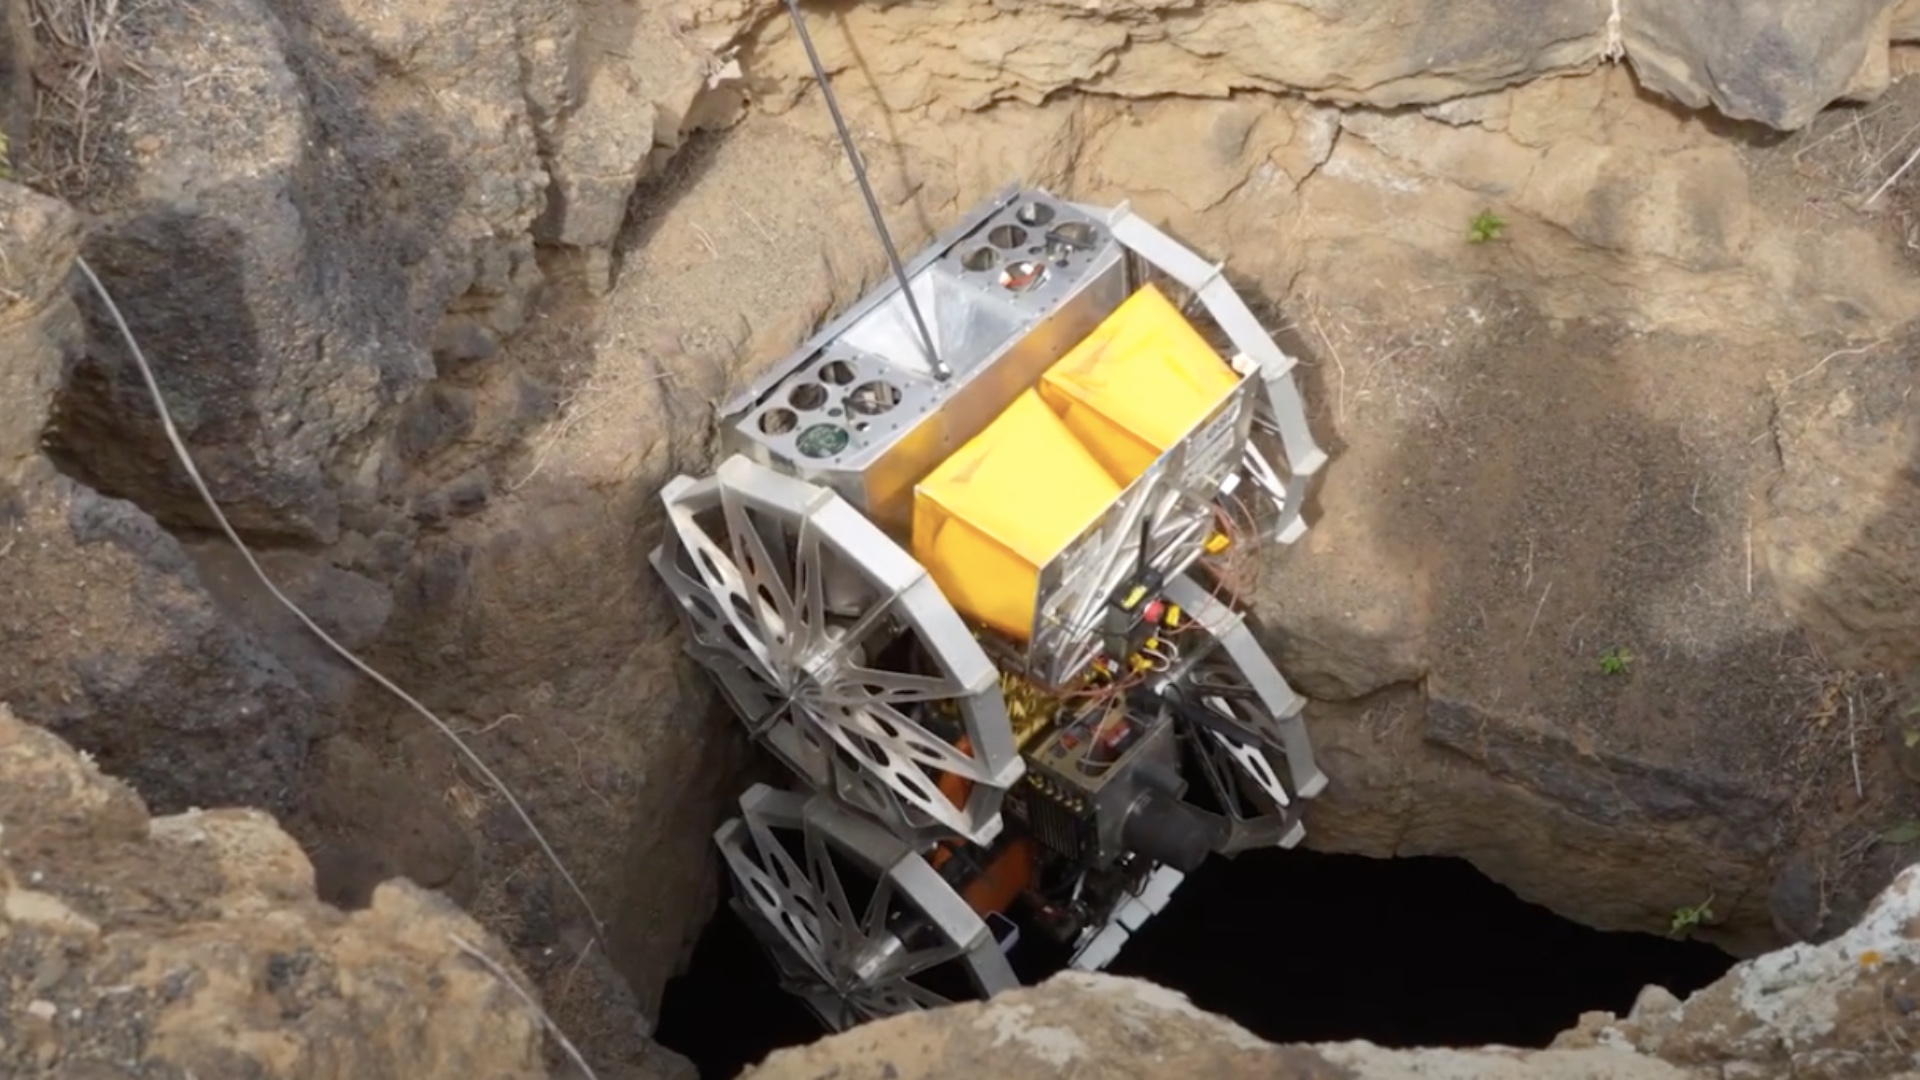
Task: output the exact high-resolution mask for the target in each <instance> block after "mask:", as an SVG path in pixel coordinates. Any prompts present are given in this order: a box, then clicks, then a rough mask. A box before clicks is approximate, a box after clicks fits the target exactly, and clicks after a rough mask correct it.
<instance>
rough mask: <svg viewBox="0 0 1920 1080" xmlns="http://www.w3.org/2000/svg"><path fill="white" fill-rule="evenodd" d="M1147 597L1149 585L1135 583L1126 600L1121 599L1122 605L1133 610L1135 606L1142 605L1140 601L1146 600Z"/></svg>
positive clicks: (1128, 609)
mask: <svg viewBox="0 0 1920 1080" xmlns="http://www.w3.org/2000/svg"><path fill="white" fill-rule="evenodd" d="M1146 598H1147V587H1146V586H1145V585H1135V586H1134V587H1133V588H1132V589H1131V590H1130V591H1129V592H1128V593H1127V598H1126V599H1125V600H1122V601H1120V606H1121V607H1122V608H1124V609H1125V610H1127V611H1132V610H1133V609H1134V608H1137V607H1139V606H1140V601H1142V600H1145V599H1146Z"/></svg>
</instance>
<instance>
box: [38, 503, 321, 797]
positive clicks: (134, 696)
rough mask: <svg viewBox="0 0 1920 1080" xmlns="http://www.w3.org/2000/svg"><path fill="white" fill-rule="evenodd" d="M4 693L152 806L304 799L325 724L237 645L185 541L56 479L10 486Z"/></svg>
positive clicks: (274, 670) (286, 683)
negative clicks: (305, 774) (310, 753)
mask: <svg viewBox="0 0 1920 1080" xmlns="http://www.w3.org/2000/svg"><path fill="white" fill-rule="evenodd" d="M0 549H5V554H4V556H0V592H4V594H5V595H6V597H7V603H6V605H5V607H4V609H0V693H5V694H6V695H7V696H8V697H9V698H11V699H12V700H13V702H14V704H15V707H16V708H17V709H18V710H19V711H20V712H21V713H22V714H23V715H25V716H28V717H30V718H32V719H33V720H34V721H35V722H37V723H42V724H45V725H47V726H48V727H51V728H53V729H54V730H56V731H58V732H59V733H60V734H61V735H62V736H63V737H65V738H67V739H69V740H71V741H72V742H74V743H76V744H77V745H80V746H82V747H85V748H87V749H88V750H90V751H91V752H93V753H94V754H96V755H98V756H99V758H100V759H101V761H103V762H104V763H106V764H107V765H108V767H110V768H112V769H113V770H114V771H115V772H116V773H117V774H119V775H122V776H124V777H126V778H127V779H128V780H129V781H131V782H132V783H134V784H135V785H137V786H138V787H139V788H140V790H141V792H142V794H144V795H145V796H146V798H147V799H148V800H149V801H150V802H151V803H152V804H153V805H155V806H158V807H163V808H165V809H168V810H182V809H185V808H187V807H190V806H232V805H238V806H259V807H265V808H267V809H269V810H273V811H276V812H278V811H283V810H285V809H286V808H287V807H289V806H290V805H292V803H293V801H294V800H295V799H296V798H297V797H298V796H299V793H300V787H299V777H300V771H301V768H302V766H303V764H304V762H305V759H306V755H307V744H308V743H309V742H310V741H311V740H312V739H314V738H316V737H318V736H320V735H322V734H324V733H325V732H326V730H327V728H328V726H329V722H328V720H327V719H324V718H323V717H322V716H321V715H320V714H318V713H317V712H316V711H315V709H314V707H313V702H312V699H311V698H310V697H309V696H308V695H307V693H306V692H305V691H304V690H303V689H302V688H301V687H300V685H299V684H298V683H297V682H296V681H295V680H294V679H293V677H292V676H291V675H290V674H289V673H288V671H287V670H286V668H285V667H283V666H282V665H281V664H280V663H279V661H278V660H277V659H276V658H275V657H274V656H273V655H272V654H271V653H268V652H267V651H265V650H264V649H262V648H260V647H259V645H257V644H256V643H255V642H253V641H252V640H251V639H249V638H248V637H246V636H245V635H244V634H242V633H241V632H239V631H238V630H236V628H235V627H234V626H233V625H232V624H231V623H229V622H228V621H227V620H226V619H225V618H224V617H223V615H222V613H221V612H220V611H219V610H218V609H217V608H216V607H215V606H214V604H213V603H212V601H211V600H210V599H209V597H208V596H207V594H206V592H205V591H204V590H203V589H202V588H201V586H200V583H199V579H198V577H197V575H196V574H195V573H194V570H193V567H192V565H191V564H190V563H189V562H188V560H187V558H186V555H185V554H184V553H183V552H182V550H181V548H180V545H179V543H178V542H177V541H175V540H174V539H173V537H171V536H169V535H168V534H167V533H165V532H164V531H162V530H161V529H160V528H159V527H158V526H157V525H155V524H154V521H153V519H152V518H150V517H148V516H147V515H146V514H145V513H143V512H142V511H141V510H140V509H139V508H138V507H135V506H134V505H133V504H131V503H127V502H123V501H121V500H119V499H109V498H107V497H105V496H102V495H100V494H99V493H97V492H95V491H92V490H91V489H89V488H86V487H83V486H81V485H80V484H77V483H75V482H74V481H72V480H69V479H67V478H66V477H63V476H59V475H57V474H54V473H53V471H52V470H51V468H48V467H46V466H44V465H42V466H39V467H38V468H35V469H33V470H32V471H31V472H30V474H29V475H28V476H27V477H25V478H23V479H22V481H21V482H19V483H18V484H15V485H9V486H0Z"/></svg>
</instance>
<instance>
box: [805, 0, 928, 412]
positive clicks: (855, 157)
mask: <svg viewBox="0 0 1920 1080" xmlns="http://www.w3.org/2000/svg"><path fill="white" fill-rule="evenodd" d="M787 14H788V15H790V16H792V17H793V32H794V33H795V34H797V35H799V37H800V47H801V48H803V49H805V50H806V51H807V63H809V64H811V65H813V81H814V82H815V83H817V84H819V87H820V96H821V97H822V98H824V99H826V102H827V112H828V113H830V114H832V116H833V126H834V128H835V129H836V130H837V131H839V132H840V148H841V149H843V150H845V151H846V152H847V163H848V164H850V165H852V166H853V177H854V179H855V180H858V181H859V182H860V194H861V196H862V197H863V198H865V199H866V200H867V215H868V216H869V217H871V218H872V219H873V230H874V231H875V232H877V233H879V234H880V246H881V247H883V248H885V249H886V252H887V262H888V264H889V265H891V266H892V267H893V276H894V279H895V280H897V281H899V283H900V295H901V296H903V297H905V298H906V301H907V311H908V312H909V313H911V314H912V315H913V325H914V328H915V329H917V330H919V331H920V347H921V348H922V349H924V350H925V351H926V354H927V363H928V364H929V365H931V366H932V368H933V374H934V377H935V378H938V379H946V378H947V377H948V376H950V375H952V374H953V372H952V370H951V369H949V368H948V367H947V365H946V361H944V360H941V359H940V350H939V349H937V348H935V347H934V344H933V335H932V334H931V333H929V332H928V330H927V320H925V319H923V318H921V317H920V303H919V301H917V300H915V299H914V298H913V289H912V287H911V286H910V285H909V283H908V282H907V269H906V267H905V266H904V265H902V264H901V262H900V252H899V251H897V250H895V249H894V246H893V234H892V233H889V232H888V231H887V219H886V218H885V216H883V215H882V214H881V213H880V200H878V199H876V198H874V197H873V185H872V184H871V183H869V182H868V181H867V167H866V165H865V164H863V163H862V162H861V160H860V151H859V149H858V148H857V147H855V146H854V145H853V133H852V132H851V131H848V130H847V120H846V118H845V117H843V116H841V115H840V102H839V101H838V100H837V99H835V98H834V96H833V86H832V84H831V83H829V82H828V81H827V69H826V67H825V66H824V65H822V64H821V63H820V54H819V53H817V52H815V51H814V50H813V37H812V35H810V34H808V33H807V21H806V19H805V18H803V17H802V16H801V14H800V0H787Z"/></svg>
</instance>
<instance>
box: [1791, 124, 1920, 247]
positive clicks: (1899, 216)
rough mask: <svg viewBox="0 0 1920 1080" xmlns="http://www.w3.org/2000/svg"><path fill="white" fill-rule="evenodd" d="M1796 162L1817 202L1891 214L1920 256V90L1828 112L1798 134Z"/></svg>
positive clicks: (1796, 166)
mask: <svg viewBox="0 0 1920 1080" xmlns="http://www.w3.org/2000/svg"><path fill="white" fill-rule="evenodd" d="M1793 166H1794V169H1795V171H1796V172H1798V173H1799V175H1800V176H1801V177H1802V178H1803V180H1805V181H1806V182H1807V183H1808V184H1809V185H1810V186H1811V187H1812V188H1813V189H1814V193H1813V199H1814V201H1816V202H1828V203H1831V204H1838V206H1841V207H1845V208H1847V209H1851V210H1856V211H1862V212H1868V213H1884V214H1890V215H1892V216H1893V217H1894V219H1895V220H1897V221H1898V222H1899V223H1900V224H1901V226H1902V227H1903V229H1904V232H1905V241H1906V246H1907V248H1908V249H1909V250H1910V251H1912V252H1914V253H1916V254H1920V194H1917V193H1920V90H1916V88H1910V87H1900V86H1896V87H1895V88H1894V89H1893V90H1892V91H1890V92H1889V93H1888V94H1887V95H1886V96H1885V97H1883V98H1882V99H1881V100H1879V101H1877V102H1875V103H1874V104H1872V105H1868V106H1862V107H1859V108H1843V109H1833V110H1829V111H1828V112H1827V113H1824V114H1822V115H1821V116H1820V117H1819V118H1818V119H1816V120H1815V121H1814V123H1812V124H1811V125H1809V126H1808V127H1807V129H1806V130H1805V131H1803V132H1802V133H1801V134H1800V135H1799V136H1797V137H1796V139H1795V142H1794V149H1793Z"/></svg>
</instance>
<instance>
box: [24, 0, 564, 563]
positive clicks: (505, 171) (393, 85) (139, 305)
mask: <svg viewBox="0 0 1920 1080" xmlns="http://www.w3.org/2000/svg"><path fill="white" fill-rule="evenodd" d="M572 11H573V8H572V6H571V5H568V4H565V3H561V2H560V0H497V2H492V3H485V4H471V3H439V4H426V5H422V4H410V5H408V7H407V9H406V12H405V14H404V15H402V14H397V13H395V12H394V11H393V10H392V9H391V8H390V6H389V5H385V4H372V3H347V4H338V3H331V2H329V3H324V4H323V3H312V2H307V0H277V2H268V0H215V2H213V3H209V4H204V5H196V6H195V7H194V8H193V9H192V10H188V9H186V8H171V9H166V10H165V11H160V10H156V11H155V12H154V13H153V16H152V18H150V19H148V20H146V22H145V24H144V27H143V30H144V32H143V34H142V36H141V37H140V38H139V39H138V47H137V49H136V50H135V51H136V55H134V56H132V57H131V58H130V59H131V60H133V61H135V62H137V63H138V64H139V65H140V66H141V69H142V70H143V71H144V73H145V75H146V78H144V79H143V80H142V81H141V85H140V91H139V92H138V93H129V94H125V95H119V96H116V97H114V98H113V99H111V100H112V102H114V103H116V105H115V107H114V108H113V109H112V110H111V114H110V115H106V116H103V117H101V118H100V119H99V120H98V122H97V123H96V127H97V129H98V130H99V131H101V132H103V133H104V134H103V135H102V136H101V140H102V142H101V149H100V158H101V160H102V161H103V162H107V163H110V165H111V166H112V167H111V168H104V169H103V171H101V172H100V173H99V174H97V175H96V176H95V178H94V179H93V182H92V183H90V184H89V185H88V186H87V188H86V190H85V191H84V196H83V197H84V199H85V201H86V203H87V204H88V208H89V209H91V210H93V211H94V212H95V213H96V215H97V225H96V228H95V229H94V230H93V232H92V233H91V234H90V235H89V237H88V241H87V246H86V254H87V257H88V259H89V261H90V262H91V263H93V265H94V266H95V267H96V268H97V269H98V270H99V271H100V273H101V276H102V277H103V278H104V279H105V280H106V282H107V284H108V285H109V287H110V288H111V289H112V290H113V291H114V293H115V294H116V297H117V299H118V300H119V302H120V306H121V307H122V309H123V310H124V311H125V313H126V315H127V318H128V320H129V322H130V323H131V324H132V326H133V329H134V331H135V333H136V334H137V335H138V337H139V339H140V343H141V345H142V346H143V347H144V349H145V351H146V352H147V354H148V356H149V359H150V360H151V361H152V362H153V363H154V365H155V366H156V368H157V369H158V374H159V378H160V381H161V384H162V386H163V388H164V389H165V390H166V392H167V394H168V397H169V404H170V406H171V407H172V410H173V411H174V413H175V418H176V420H177V421H178V422H179V424H180V426H181V428H182V430H183V432H184V433H185V435H186V437H187V439H188V441H189V443H190V444H191V445H192V446H193V448H194V450H195V451H196V454H197V456H198V457H199V459H200V465H201V468H202V470H203V471H204V472H205V474H206V476H207V478H208V480H209V482H210V483H211V484H212V486H213V488H214V490H215V492H216V493H217V494H218V496H219V497H220V498H221V500H222V502H223V504H224V505H225V506H226V507H227V511H228V513H229V515H230V516H231V517H232V518H233V520H234V522H235V524H236V525H237V526H238V527H239V528H241V529H242V530H243V531H246V532H248V533H251V534H254V535H257V536H277V537H286V538H293V539H300V540H309V541H311V540H318V541H322V542H326V541H331V540H332V539H334V538H335V537H336V535H337V534H338V529H339V513H340V506H341V503H342V500H343V499H346V500H347V501H348V502H353V501H355V500H360V501H365V500H366V499H368V498H370V497H371V495H372V493H371V492H369V491H367V490H364V489H365V488H366V487H367V486H368V484H367V482H366V481H360V482H359V483H358V484H353V483H350V480H351V478H353V477H354V476H356V475H357V466H358V465H359V463H360V462H361V461H363V460H365V459H367V458H368V457H369V455H376V456H377V455H378V453H379V451H380V446H381V443H380V436H381V435H382V433H383V423H384V421H385V418H386V416H387V414H388V412H389V411H390V407H391V406H392V405H394V404H396V403H398V402H401V401H404V400H406V399H407V398H409V397H410V396H411V395H412V394H414V393H415V392H417V390H418V389H419V387H420V386H421V385H422V384H424V383H425V382H427V381H428V380H430V379H432V378H433V376H434V374H435V370H436V369H435V363H436V357H435V356H434V353H433V349H434V347H435V345H436V344H438V345H439V346H440V347H441V349H442V351H443V352H444V353H447V355H444V356H442V357H441V358H440V359H441V360H442V361H444V362H453V361H457V360H461V359H466V358H468V355H467V354H475V353H478V354H485V353H487V351H488V350H490V349H492V348H493V347H495V345H496V344H497V339H498V338H499V336H501V335H504V334H508V333H511V332H512V331H514V330H515V329H517V328H518V327H519V326H520V325H521V323H522V322H523V321H524V318H525V315H526V308H527V304H528V303H529V302H530V299H531V296H532V292H533V290H534V288H535V287H536V286H537V285H538V283H539V280H540V274H539V271H538V268H537V267H536V266H535V265H534V262H533V240H532V234H531V227H532V224H533V221H534V219H535V218H536V217H537V216H538V215H539V214H540V213H541V211H542V210H543V209H544V206H545V201H544V199H545V195H544V192H545V187H546V184H547V173H546V170H545V169H544V168H543V166H542V163H541V159H540V143H541V140H542V139H543V138H544V137H545V135H546V132H547V128H548V125H549V124H550V122H551V120H552V118H553V117H554V116H555V115H557V113H558V112H559V111H560V109H561V108H562V106H563V104H564V100H565V94H566V75H567V71H568V62H569V58H570V54H571V52H572V38H573V33H574V28H573V24H572ZM450 320H451V321H454V322H456V323H458V327H457V328H454V329H449V328H448V327H447V324H448V323H449V321H450ZM96 329H97V330H98V331H99V333H97V334H96V338H97V341H98V344H97V346H96V348H95V349H94V351H93V353H92V354H91V355H90V356H89V357H88V360H87V362H86V363H85V364H83V365H81V366H80V368H79V369H78V370H77V371H76V372H75V373H74V375H73V377H72V378H71V380H70V385H69V400H68V401H67V402H66V405H65V408H64V410H63V421H62V423H61V425H60V429H59V432H58V439H59V443H60V445H61V447H62V449H63V451H64V452H65V453H66V454H67V455H68V456H69V457H70V458H71V459H72V460H73V461H74V462H76V463H77V467H78V468H79V469H81V470H82V471H83V472H84V474H85V475H86V476H87V477H89V478H90V479H91V480H93V481H94V482H95V483H96V485H97V486H98V487H100V488H101V489H102V490H103V491H107V492H109V493H113V494H120V495H125V496H128V497H134V498H137V499H138V500H139V501H140V502H141V503H142V505H144V506H146V507H147V508H148V509H150V510H152V511H153V512H155V513H156V514H158V515H159V516H160V517H161V518H162V520H164V521H166V522H168V523H169V524H186V525H193V526H197V527H206V526H207V525H208V524H209V523H208V522H207V521H206V520H205V512H204V510H203V509H202V508H201V507H200V506H199V505H198V503H197V500H196V499H195V498H194V497H193V494H192V492H191V490H190V489H189V488H188V487H187V486H186V484H185V483H184V481H183V478H182V477H180V476H179V474H178V472H177V471H176V470H174V469H173V468H172V467H171V466H170V465H169V464H166V462H167V458H166V456H165V455H164V454H163V453H160V452H158V450H157V449H156V448H157V445H158V443H157V438H156V437H155V434H154V425H153V423H152V417H151V415H150V410H148V409H146V408H145V407H144V406H143V405H141V404H139V403H138V402H139V400H140V399H141V398H142V397H143V395H141V394H140V393H139V392H138V381H137V378H136V376H135V373H134V372H133V370H132V367H131V364H130V363H129V360H128V357H127V356H126V354H125V350H124V349H122V348H121V347H120V344H119V342H118V339H117V337H116V336H115V335H114V334H113V333H111V331H110V328H109V326H108V324H106V323H105V322H104V320H96ZM456 329H457V330H458V331H459V332H455V330H456ZM455 353H457V354H459V355H452V354H455ZM135 433H138V436H139V437H133V436H134V434H135Z"/></svg>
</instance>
